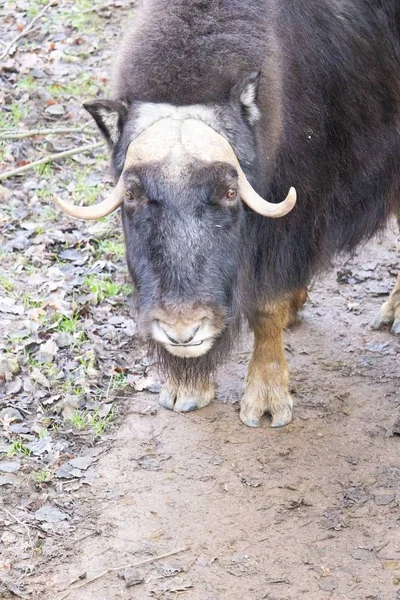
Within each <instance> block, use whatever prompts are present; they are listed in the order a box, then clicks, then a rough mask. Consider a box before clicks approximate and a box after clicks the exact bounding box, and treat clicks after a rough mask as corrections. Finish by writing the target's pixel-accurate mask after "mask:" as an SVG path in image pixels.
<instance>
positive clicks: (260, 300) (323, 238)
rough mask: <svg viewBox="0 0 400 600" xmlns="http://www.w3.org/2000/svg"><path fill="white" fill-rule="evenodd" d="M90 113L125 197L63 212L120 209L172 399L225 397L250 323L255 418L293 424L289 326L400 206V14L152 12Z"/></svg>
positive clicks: (116, 193) (331, 3)
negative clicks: (285, 336)
mask: <svg viewBox="0 0 400 600" xmlns="http://www.w3.org/2000/svg"><path fill="white" fill-rule="evenodd" d="M85 107H86V109H87V110H88V111H89V113H90V114H91V115H92V116H93V117H94V119H95V121H96V123H97V125H98V126H99V128H100V130H101V132H102V133H103V135H104V136H105V138H106V139H107V141H108V143H109V145H110V148H111V151H112V168H113V172H114V175H115V182H116V186H115V189H114V190H113V192H112V193H111V195H110V196H109V197H108V198H107V199H106V200H104V201H103V202H101V203H99V204H98V205H96V206H94V207H74V206H72V205H70V204H67V203H65V202H61V201H59V204H60V205H61V207H62V208H63V210H65V211H66V212H67V213H69V214H70V215H73V216H75V217H80V218H84V219H86V218H87V219H92V218H98V217H100V216H104V215H106V214H108V213H110V212H111V211H113V210H115V209H116V208H117V207H121V211H122V220H123V227H124V233H125V241H126V254H127V262H128V268H129V271H130V274H131V276H132V279H133V282H134V286H135V289H136V297H137V305H138V314H139V324H140V329H141V332H142V334H143V336H144V337H145V338H146V339H147V340H148V341H149V343H150V345H151V346H152V348H153V349H154V350H156V351H157V354H158V358H159V361H160V363H161V365H162V366H163V367H164V369H165V371H166V384H165V387H164V388H163V390H162V392H161V397H160V402H161V404H162V405H163V406H164V407H166V408H170V409H175V410H178V411H189V410H194V409H197V408H201V407H203V406H206V405H207V404H208V403H209V402H210V401H211V400H212V398H213V396H214V385H213V374H214V371H215V369H216V367H217V366H218V365H219V364H220V363H221V362H222V361H223V360H224V359H225V358H226V356H227V353H228V351H229V349H230V348H231V346H232V344H233V342H234V341H235V339H236V337H237V335H238V332H239V330H240V325H241V321H242V320H243V319H245V320H247V321H248V323H249V324H250V327H251V328H252V330H253V332H254V337H255V343H254V350H253V355H252V358H251V361H250V366H249V371H248V376H247V385H246V390H245V394H244V397H243V400H242V403H241V411H240V418H241V419H242V421H243V423H245V424H246V425H249V426H252V427H256V426H258V425H259V423H260V419H261V417H262V415H263V414H264V413H267V412H268V413H270V414H271V416H272V426H275V427H278V426H282V425H285V424H287V423H289V421H290V420H291V418H292V400H291V397H290V394H289V391H288V367H287V363H286V360H285V356H284V349H283V344H282V331H283V329H284V328H285V327H286V325H287V324H288V323H289V321H290V319H291V315H292V313H293V312H294V310H295V309H296V308H298V307H299V306H300V305H301V303H302V302H303V301H304V299H305V297H306V292H305V290H306V287H307V284H308V283H309V282H310V280H311V278H313V277H314V276H315V275H316V274H317V273H318V272H320V271H321V270H322V269H324V268H326V266H327V265H329V264H330V261H331V259H332V257H333V256H334V255H335V254H337V253H341V252H344V251H346V252H347V251H350V250H352V249H353V248H354V247H355V246H356V245H357V244H359V243H360V242H362V241H363V240H367V239H368V238H370V237H371V236H372V235H373V234H375V233H376V232H377V231H378V230H380V229H381V228H383V227H384V225H385V224H386V222H387V220H388V218H389V216H390V215H391V214H399V212H400V2H399V1H398V0H374V1H372V0H319V1H318V2H312V1H309V0H291V1H290V2H282V1H281V0H191V1H190V2H188V1H187V0H168V1H167V0H145V1H144V2H143V3H142V5H141V7H140V8H139V9H138V11H137V13H136V15H135V18H134V21H133V24H132V26H131V27H130V28H128V31H127V35H126V37H125V41H124V44H123V46H122V47H121V51H120V54H119V61H118V65H117V68H116V74H115V84H114V93H113V99H111V100H102V99H97V100H94V101H92V102H89V103H87V104H85ZM296 194H297V195H296ZM296 198H297V201H296ZM399 296H400V280H398V282H397V286H396V289H395V290H394V292H393V293H392V295H391V296H390V298H389V300H388V302H386V303H385V305H384V307H383V308H382V311H381V313H380V315H379V316H378V317H377V320H376V322H375V326H380V325H381V324H382V323H390V324H392V325H393V327H392V329H393V332H394V333H398V332H399V331H400V298H399Z"/></svg>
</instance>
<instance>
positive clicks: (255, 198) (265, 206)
mask: <svg viewBox="0 0 400 600" xmlns="http://www.w3.org/2000/svg"><path fill="white" fill-rule="evenodd" d="M236 168H237V169H238V172H239V191H240V196H241V198H242V200H243V202H245V203H246V204H247V206H249V207H250V208H251V209H252V210H254V212H256V213H258V214H259V215H263V216H264V217H271V218H272V219H276V218H278V217H284V216H285V215H287V214H288V213H289V212H290V211H291V210H292V208H293V207H294V205H295V204H296V200H297V193H296V190H295V188H294V187H291V188H290V189H289V193H288V195H287V196H286V198H285V199H284V200H283V201H282V202H279V204H275V203H273V202H267V200H264V198H262V197H261V196H260V195H259V194H257V192H256V191H255V189H254V188H253V187H252V186H251V184H250V183H249V181H248V180H247V178H246V175H245V174H244V173H243V171H242V169H241V167H240V166H239V168H238V167H237V166H236Z"/></svg>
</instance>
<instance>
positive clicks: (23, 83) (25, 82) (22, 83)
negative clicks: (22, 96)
mask: <svg viewBox="0 0 400 600" xmlns="http://www.w3.org/2000/svg"><path fill="white" fill-rule="evenodd" d="M36 85H37V84H36V82H35V79H34V78H33V77H32V75H27V77H22V78H21V79H20V80H19V81H18V87H19V89H20V90H21V91H22V92H31V91H32V90H34V89H35V88H36Z"/></svg>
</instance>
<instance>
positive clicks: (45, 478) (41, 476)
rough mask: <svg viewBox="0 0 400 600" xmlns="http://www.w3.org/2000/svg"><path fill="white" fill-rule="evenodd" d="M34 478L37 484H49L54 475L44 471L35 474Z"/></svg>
mask: <svg viewBox="0 0 400 600" xmlns="http://www.w3.org/2000/svg"><path fill="white" fill-rule="evenodd" d="M33 478H34V480H35V481H36V482H37V483H48V482H49V481H51V480H52V479H53V473H52V472H51V471H47V470H45V469H43V470H41V471H36V472H35V473H33Z"/></svg>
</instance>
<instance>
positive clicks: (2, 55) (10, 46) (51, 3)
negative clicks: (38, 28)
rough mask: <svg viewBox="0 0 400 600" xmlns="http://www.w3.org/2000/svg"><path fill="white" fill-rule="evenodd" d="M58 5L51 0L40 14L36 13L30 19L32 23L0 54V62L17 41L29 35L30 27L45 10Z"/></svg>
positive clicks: (55, 1) (55, 0)
mask: <svg viewBox="0 0 400 600" xmlns="http://www.w3.org/2000/svg"><path fill="white" fill-rule="evenodd" d="M57 3H58V0H52V1H51V2H49V3H48V4H46V6H44V7H43V8H42V10H41V11H40V13H38V14H37V15H36V17H34V18H33V19H32V21H31V22H30V23H28V25H27V26H26V27H25V29H23V30H22V31H21V33H19V34H18V35H17V36H16V37H15V38H14V39H13V40H12V41H11V42H10V43H9V44H8V46H7V47H6V49H5V50H4V52H3V54H1V56H0V60H4V59H5V57H6V56H7V55H8V54H9V53H10V51H11V50H12V48H13V46H14V45H15V44H16V43H17V42H19V40H20V39H21V38H23V37H24V36H25V35H26V34H27V33H29V31H30V30H31V29H32V27H33V26H34V24H35V23H36V22H37V21H39V19H41V18H42V17H43V15H44V13H45V12H46V10H48V9H49V8H50V7H51V6H55V5H56V4H57Z"/></svg>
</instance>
